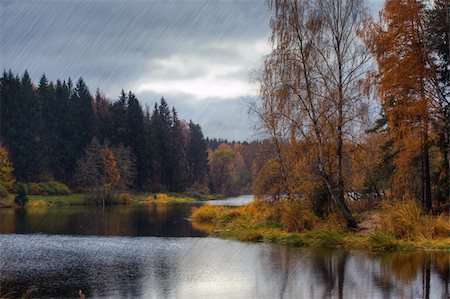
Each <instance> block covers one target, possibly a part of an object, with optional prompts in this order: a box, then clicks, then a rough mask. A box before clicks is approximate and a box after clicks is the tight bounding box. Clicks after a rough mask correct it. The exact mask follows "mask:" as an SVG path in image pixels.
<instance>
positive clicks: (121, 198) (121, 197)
mask: <svg viewBox="0 0 450 299" xmlns="http://www.w3.org/2000/svg"><path fill="white" fill-rule="evenodd" d="M115 201H116V202H117V203H123V204H125V203H132V202H133V196H132V195H131V194H128V193H120V194H118V195H117V196H116V198H115Z"/></svg>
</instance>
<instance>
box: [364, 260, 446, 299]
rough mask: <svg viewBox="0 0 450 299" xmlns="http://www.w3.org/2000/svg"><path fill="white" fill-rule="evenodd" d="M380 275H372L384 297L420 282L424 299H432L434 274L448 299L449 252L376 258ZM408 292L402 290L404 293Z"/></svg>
mask: <svg viewBox="0 0 450 299" xmlns="http://www.w3.org/2000/svg"><path fill="white" fill-rule="evenodd" d="M375 260H378V262H379V266H380V270H381V271H380V274H379V275H376V274H373V275H372V276H373V279H374V281H375V283H376V285H378V286H380V287H381V290H382V291H383V293H384V294H385V297H390V295H391V294H392V291H393V288H394V286H398V287H399V288H400V289H403V288H407V287H408V286H412V285H414V283H415V282H416V281H417V280H418V279H420V284H421V286H420V292H421V297H423V298H429V297H430V281H431V276H432V273H433V272H436V274H437V275H438V276H439V277H440V278H441V281H442V285H443V289H442V295H443V296H444V297H445V298H448V294H449V292H448V284H449V267H450V266H449V265H450V256H449V254H448V253H446V252H424V251H415V252H395V253H388V254H381V255H378V256H376V257H375ZM404 291H405V290H404V289H403V290H402V292H404Z"/></svg>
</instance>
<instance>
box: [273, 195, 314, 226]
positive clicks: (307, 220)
mask: <svg viewBox="0 0 450 299" xmlns="http://www.w3.org/2000/svg"><path fill="white" fill-rule="evenodd" d="M318 222H319V218H318V217H317V216H316V215H314V214H313V212H312V209H311V207H310V206H309V205H308V204H307V203H306V202H305V201H302V200H293V201H284V202H282V209H281V219H280V223H281V225H282V227H283V229H284V230H286V231H288V232H294V231H297V232H301V231H305V230H311V229H313V228H314V227H315V226H316V224H317V223H318Z"/></svg>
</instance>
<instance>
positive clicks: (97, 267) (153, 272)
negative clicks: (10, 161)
mask: <svg viewBox="0 0 450 299" xmlns="http://www.w3.org/2000/svg"><path fill="white" fill-rule="evenodd" d="M191 208H192V206H189V205H174V206H162V205H161V206H149V207H132V206H117V207H112V208H107V209H102V208H101V207H70V208H54V207H53V208H51V209H49V208H47V209H45V208H44V209H43V208H41V209H27V210H25V211H24V210H15V209H2V210H0V221H1V232H2V234H1V235H0V298H3V297H6V298H16V297H20V296H21V295H22V294H24V293H25V292H26V291H28V292H31V294H32V296H33V297H56V298H60V297H72V298H74V297H77V296H78V295H77V294H78V290H82V291H83V292H84V294H86V295H87V297H88V298H90V297H94V298H449V289H450V283H449V281H450V255H449V253H448V252H409V253H370V252H363V251H342V250H333V251H330V250H318V249H314V250H309V249H299V248H290V247H285V246H278V245H272V244H260V243H258V244H254V243H240V242H233V241H227V240H220V239H215V238H205V237H203V236H205V234H204V233H203V232H202V231H201V230H200V229H198V228H196V227H195V226H193V225H191V223H190V222H188V221H187V220H185V218H186V217H187V216H188V215H189V213H190V209H191Z"/></svg>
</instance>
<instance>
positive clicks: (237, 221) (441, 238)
mask: <svg viewBox="0 0 450 299" xmlns="http://www.w3.org/2000/svg"><path fill="white" fill-rule="evenodd" d="M358 216H359V219H361V223H360V225H361V230H359V231H355V232H353V231H349V230H347V229H346V228H345V225H344V223H345V222H344V221H343V219H340V217H339V215H338V214H331V215H329V217H328V218H326V219H319V218H318V217H317V216H315V215H314V214H313V213H311V209H310V207H309V206H307V204H305V203H302V202H276V203H267V202H264V201H255V202H253V203H250V204H248V205H246V206H243V207H235V208H230V207H221V206H209V205H206V206H202V207H199V208H193V211H192V221H193V224H194V225H195V227H197V228H199V229H202V230H204V231H206V232H208V233H210V234H211V235H213V236H216V237H221V238H227V239H234V240H239V241H250V242H271V243H278V244H286V245H292V246H312V247H330V248H338V247H342V248H349V249H370V250H414V249H439V250H450V238H449V234H450V224H449V220H448V215H441V216H427V215H423V214H422V213H421V210H420V208H418V207H417V205H415V204H414V203H411V202H406V203H402V204H391V205H390V204H384V205H383V206H382V207H380V208H379V209H377V210H375V211H371V212H367V211H366V212H363V213H361V214H360V215H358Z"/></svg>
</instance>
